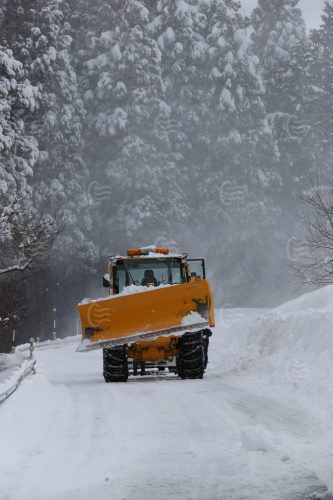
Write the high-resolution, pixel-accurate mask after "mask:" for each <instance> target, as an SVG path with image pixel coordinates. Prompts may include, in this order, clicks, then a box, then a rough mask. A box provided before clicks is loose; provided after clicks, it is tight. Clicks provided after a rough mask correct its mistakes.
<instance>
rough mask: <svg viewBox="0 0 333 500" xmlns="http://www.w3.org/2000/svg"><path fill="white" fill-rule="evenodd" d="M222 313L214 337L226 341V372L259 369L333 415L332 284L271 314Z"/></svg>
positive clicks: (223, 365) (223, 350) (271, 380)
mask: <svg viewBox="0 0 333 500" xmlns="http://www.w3.org/2000/svg"><path fill="white" fill-rule="evenodd" d="M221 315H222V321H221V323H222V329H221V331H219V332H216V333H217V334H216V335H215V336H214V340H215V341H216V342H218V343H219V344H220V343H221V344H222V345H220V349H218V351H219V355H220V359H219V362H218V365H219V367H220V369H221V370H222V371H223V372H224V373H226V372H229V373H230V372H233V373H240V372H250V373H254V372H257V373H258V371H259V373H260V376H261V377H264V378H266V380H267V382H269V383H271V384H273V385H274V384H276V385H281V384H282V385H284V384H286V385H288V386H291V388H292V389H293V390H295V392H297V393H298V394H300V393H304V396H306V399H308V400H309V401H311V403H312V404H314V405H318V408H319V407H325V408H326V410H332V413H333V286H327V287H325V288H322V289H319V290H317V291H315V292H312V293H308V294H305V295H303V296H301V297H299V298H298V299H295V300H292V301H290V302H287V303H285V304H283V305H282V306H280V307H277V308H276V309H272V310H269V311H267V312H260V313H256V314H253V315H250V316H249V315H247V314H246V315H245V314H242V311H241V310H238V311H237V310H236V311H235V310H230V311H228V310H227V309H225V310H222V311H221ZM221 355H222V356H221ZM213 356H214V352H213Z"/></svg>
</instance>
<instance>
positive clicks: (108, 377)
mask: <svg viewBox="0 0 333 500" xmlns="http://www.w3.org/2000/svg"><path fill="white" fill-rule="evenodd" d="M103 375H104V379H105V382H126V381H127V379H128V365H127V347H126V346H119V347H112V348H111V349H103Z"/></svg>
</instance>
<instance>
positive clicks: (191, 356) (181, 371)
mask: <svg viewBox="0 0 333 500" xmlns="http://www.w3.org/2000/svg"><path fill="white" fill-rule="evenodd" d="M205 362H206V359H205V350H204V342H203V334H202V331H201V330H200V331H198V332H189V333H185V334H184V335H183V336H182V337H180V339H179V356H178V358H177V372H178V375H179V376H180V377H181V378H182V379H185V378H191V379H198V378H199V379H201V378H202V377H203V374H204V371H205Z"/></svg>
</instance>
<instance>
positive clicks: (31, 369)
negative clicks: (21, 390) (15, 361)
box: [0, 360, 36, 403]
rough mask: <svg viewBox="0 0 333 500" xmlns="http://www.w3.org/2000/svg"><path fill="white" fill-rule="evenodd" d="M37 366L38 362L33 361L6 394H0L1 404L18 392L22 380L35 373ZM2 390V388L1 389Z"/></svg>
mask: <svg viewBox="0 0 333 500" xmlns="http://www.w3.org/2000/svg"><path fill="white" fill-rule="evenodd" d="M35 365H36V360H31V362H30V364H29V366H27V367H26V368H25V369H24V370H23V372H21V374H20V375H19V377H18V379H17V380H16V382H15V383H14V384H13V385H11V386H10V387H9V388H7V389H6V390H5V391H4V392H2V393H1V392H0V403H3V402H4V401H6V399H8V398H9V396H11V395H12V394H13V393H14V392H15V391H16V389H17V388H18V387H19V385H20V384H21V382H22V380H24V379H25V378H26V377H27V376H28V375H29V374H30V373H32V372H34V371H35ZM0 390H1V387H0Z"/></svg>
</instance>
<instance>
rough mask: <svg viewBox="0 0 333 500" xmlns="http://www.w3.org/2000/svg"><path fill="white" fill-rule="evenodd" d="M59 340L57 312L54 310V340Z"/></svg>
mask: <svg viewBox="0 0 333 500" xmlns="http://www.w3.org/2000/svg"><path fill="white" fill-rule="evenodd" d="M56 339H57V310H56V308H54V309H53V340H56Z"/></svg>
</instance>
